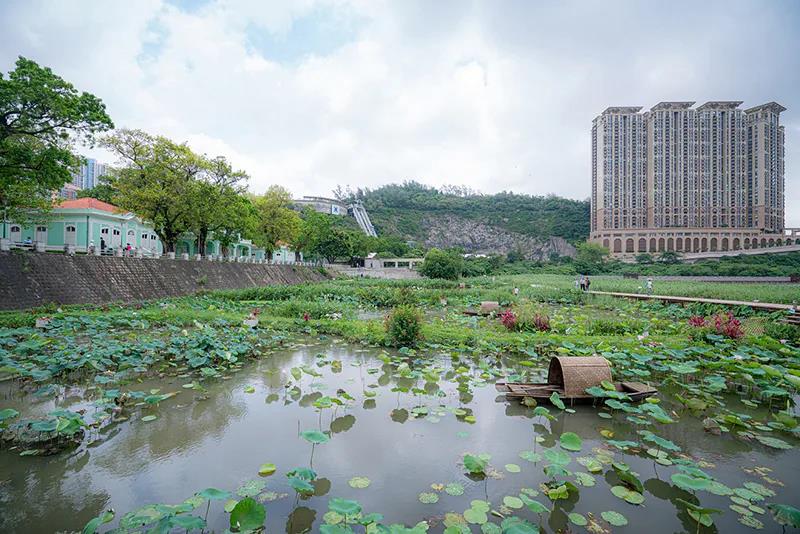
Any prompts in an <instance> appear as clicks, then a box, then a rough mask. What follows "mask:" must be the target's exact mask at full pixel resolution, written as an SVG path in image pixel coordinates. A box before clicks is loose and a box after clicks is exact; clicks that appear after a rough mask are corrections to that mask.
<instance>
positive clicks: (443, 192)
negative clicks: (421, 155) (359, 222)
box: [335, 181, 589, 259]
mask: <svg viewBox="0 0 800 534" xmlns="http://www.w3.org/2000/svg"><path fill="white" fill-rule="evenodd" d="M335 194H336V195H337V197H338V198H340V199H342V200H345V201H354V200H359V201H361V202H362V203H363V204H364V207H365V208H366V209H367V212H368V213H369V216H370V219H371V220H372V223H373V224H374V225H375V228H376V229H377V231H378V234H379V235H391V236H399V237H402V238H404V239H406V240H410V241H414V242H416V243H417V244H418V245H419V246H421V247H424V248H430V247H439V248H448V247H460V248H463V249H464V250H465V251H467V252H483V253H501V254H508V253H509V252H515V251H516V250H521V251H534V252H533V253H532V254H533V255H534V256H536V257H537V259H546V258H547V256H548V255H573V254H574V249H573V248H572V247H571V246H570V244H575V243H577V242H579V241H582V240H585V239H586V238H587V237H588V235H589V202H588V201H581V200H571V199H566V198H561V197H557V196H552V195H551V196H531V195H521V194H516V193H510V192H502V193H497V194H493V195H484V194H480V193H477V192H475V191H472V190H470V189H469V188H465V187H454V186H446V187H443V188H439V189H437V188H434V187H430V186H426V185H423V184H420V183H418V182H413V181H410V182H405V183H403V184H390V185H385V186H382V187H379V188H377V189H358V190H356V191H350V190H347V191H344V190H342V189H341V188H338V189H337V191H336V192H335Z"/></svg>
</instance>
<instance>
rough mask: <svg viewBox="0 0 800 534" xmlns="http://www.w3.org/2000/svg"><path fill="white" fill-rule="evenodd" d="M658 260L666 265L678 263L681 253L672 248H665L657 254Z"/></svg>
mask: <svg viewBox="0 0 800 534" xmlns="http://www.w3.org/2000/svg"><path fill="white" fill-rule="evenodd" d="M658 261H659V262H661V263H666V264H667V265H672V264H675V263H680V262H681V255H680V254H679V253H678V252H674V251H672V250H665V251H664V252H662V253H661V254H660V255H659V256H658Z"/></svg>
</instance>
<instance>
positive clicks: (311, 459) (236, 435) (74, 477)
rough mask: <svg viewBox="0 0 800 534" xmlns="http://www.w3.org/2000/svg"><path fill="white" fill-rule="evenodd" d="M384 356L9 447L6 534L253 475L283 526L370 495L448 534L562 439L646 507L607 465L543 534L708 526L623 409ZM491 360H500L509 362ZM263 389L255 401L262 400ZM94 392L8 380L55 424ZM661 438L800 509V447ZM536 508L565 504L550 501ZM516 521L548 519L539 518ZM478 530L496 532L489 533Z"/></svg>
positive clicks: (318, 351)
mask: <svg viewBox="0 0 800 534" xmlns="http://www.w3.org/2000/svg"><path fill="white" fill-rule="evenodd" d="M381 354H385V352H384V351H381V350H380V349H373V348H362V347H359V346H348V345H345V344H341V343H331V342H329V341H313V340H312V341H308V342H307V343H304V344H298V345H296V346H292V347H289V348H287V349H285V350H281V351H276V352H274V353H273V354H270V355H267V356H265V357H264V358H262V359H260V360H258V361H256V362H252V363H249V364H247V365H245V366H243V367H242V369H240V370H239V371H238V372H236V373H233V374H231V375H229V376H228V377H227V378H226V379H217V380H211V381H207V382H206V383H205V386H206V389H207V391H206V392H204V393H202V394H201V393H198V392H196V391H194V390H190V389H183V388H182V387H181V386H182V385H183V384H185V383H187V382H190V381H191V379H189V378H178V377H171V378H169V377H167V378H163V379H160V380H151V381H146V382H143V383H134V384H130V385H128V386H126V387H127V388H130V389H142V390H149V389H151V388H160V389H161V391H162V392H168V391H176V392H178V394H177V395H176V396H174V397H172V398H170V399H167V400H165V401H163V402H161V404H160V405H159V406H157V407H142V408H141V409H140V408H133V409H126V414H127V415H129V416H130V419H129V420H128V421H124V422H115V423H112V424H110V425H108V426H106V427H104V428H103V429H102V431H101V436H100V437H101V438H102V439H100V440H98V441H96V443H95V444H93V445H88V446H87V445H86V444H84V445H81V446H80V447H78V448H77V449H74V450H71V451H68V452H63V453H60V454H57V455H53V456H45V457H20V456H19V455H18V452H19V451H9V450H0V509H1V510H2V512H0V532H26V533H38V532H42V533H44V532H56V531H62V532H63V531H75V530H78V531H79V530H80V529H81V528H83V526H84V524H85V523H86V522H87V521H89V520H90V519H91V518H93V517H95V516H96V515H98V514H99V513H100V512H102V511H103V510H105V509H108V508H113V509H114V510H116V512H117V517H116V519H115V520H114V522H113V523H111V526H113V525H116V524H117V522H118V520H119V518H120V517H121V516H122V515H123V514H124V513H125V512H128V511H130V510H133V509H135V508H138V507H141V506H143V505H146V504H149V503H168V504H177V503H180V502H182V501H183V500H184V499H186V498H188V497H191V496H192V495H193V494H194V493H195V492H197V491H200V490H202V489H204V488H207V487H216V488H221V489H225V490H228V491H231V492H232V493H234V492H235V491H236V490H237V488H239V487H240V486H242V485H243V484H245V483H246V482H247V481H249V480H253V479H256V480H262V481H264V482H266V488H265V489H264V490H263V492H262V494H261V500H263V501H265V506H266V510H267V521H266V525H267V528H266V531H267V532H306V531H318V530H319V527H320V525H321V524H322V522H323V515H324V514H325V512H326V511H327V510H328V501H329V499H330V498H332V497H341V498H347V499H356V500H358V501H359V502H360V503H361V505H362V506H363V509H364V511H365V512H378V513H381V514H383V516H384V518H385V519H384V521H383V522H384V523H385V524H389V523H405V524H406V525H409V526H411V525H413V524H415V523H417V522H418V521H422V520H428V521H429V522H430V524H431V530H430V531H431V532H441V531H442V530H443V529H444V526H443V525H442V518H443V517H444V515H445V514H446V513H447V512H458V513H463V512H464V511H465V510H466V509H468V508H470V502H471V501H472V500H474V499H481V500H486V501H489V502H490V503H491V505H492V509H495V510H501V505H502V503H503V499H504V497H505V496H517V495H519V494H520V490H521V489H522V488H531V489H533V490H537V491H539V484H540V483H542V482H545V481H546V480H548V478H547V477H546V476H545V474H544V473H543V470H542V466H543V464H545V463H546V461H539V462H537V463H533V462H529V461H526V460H525V459H523V458H521V457H520V452H522V451H536V452H539V453H541V452H542V451H543V450H545V449H546V448H553V447H555V448H556V449H558V441H557V440H558V436H560V435H561V434H562V433H563V432H568V431H571V432H575V433H577V434H578V435H579V436H580V437H581V438H582V440H583V444H582V449H581V452H573V453H570V456H571V458H572V461H571V463H570V464H569V465H568V466H567V469H569V470H571V471H574V472H577V471H586V469H585V468H583V467H582V466H581V465H579V464H578V463H576V461H575V458H576V457H578V456H592V455H593V454H594V453H593V452H592V449H593V448H596V447H603V448H606V449H609V450H612V451H614V459H615V460H617V461H624V462H626V463H627V464H628V465H630V466H631V469H632V470H633V471H635V472H637V473H638V474H639V478H640V479H641V481H642V482H643V484H644V498H645V500H644V503H643V504H642V505H640V506H634V505H631V504H628V503H626V502H624V501H623V500H621V499H619V498H617V497H615V496H614V495H612V493H611V492H610V488H611V486H613V485H615V484H618V482H617V481H616V479H615V475H613V471H612V470H611V469H610V466H608V465H606V466H604V468H603V472H602V473H597V474H596V475H594V478H595V481H596V484H595V485H594V486H592V487H579V489H580V493H579V494H578V495H573V496H572V497H571V498H570V499H567V500H558V501H555V505H554V511H553V513H551V514H549V515H545V519H544V522H543V523H542V526H543V530H545V531H549V532H554V531H556V530H558V529H566V528H568V527H569V528H571V529H572V531H584V530H585V528H584V527H575V526H573V525H570V524H569V523H568V520H567V514H568V513H570V512H578V513H581V514H583V515H584V516H588V514H590V513H591V514H593V515H594V517H595V518H596V519H597V521H598V522H599V523H600V524H602V525H604V527H605V528H606V529H608V530H613V531H614V532H642V531H644V530H648V531H651V532H683V531H688V532H695V530H696V523H695V522H694V520H692V519H691V518H690V517H689V516H688V514H687V513H686V512H685V511H684V510H685V508H684V507H682V506H679V505H678V503H677V502H676V499H678V498H682V499H684V500H692V498H693V497H692V495H691V494H690V493H688V492H686V491H684V490H682V489H679V488H677V487H676V486H675V485H674V484H672V482H671V481H670V475H671V474H673V473H675V472H676V469H675V467H674V466H664V465H658V464H656V463H655V462H654V461H653V460H652V458H649V457H647V456H646V455H645V454H640V455H633V454H626V453H624V452H622V451H616V450H614V449H611V448H609V447H608V445H607V444H606V441H605V439H604V438H603V436H602V435H601V434H600V430H601V429H607V430H611V431H613V432H614V439H618V440H625V439H634V440H635V439H637V437H636V434H635V430H637V429H636V428H635V427H633V425H631V424H630V423H628V422H626V421H625V420H624V417H622V415H615V417H614V419H612V420H606V419H601V418H600V417H598V415H597V412H598V410H597V409H596V408H594V407H592V406H575V407H574V409H575V413H572V414H568V413H564V412H560V411H559V410H557V409H555V408H551V412H552V413H553V414H554V415H556V416H557V419H556V420H554V421H552V422H551V421H547V420H546V419H544V418H542V417H538V418H534V417H533V410H532V409H531V408H527V407H524V406H522V405H520V404H518V403H516V402H513V403H507V402H498V401H497V396H498V394H497V393H496V391H495V389H494V386H493V385H492V384H491V383H487V382H485V381H482V380H474V381H472V382H471V386H472V387H470V391H469V392H460V391H458V389H457V385H458V384H457V382H456V381H455V379H454V377H455V372H454V368H456V367H459V366H467V367H471V366H473V365H474V364H475V362H480V360H475V361H473V360H472V359H470V358H465V357H462V358H461V359H460V360H459V361H458V362H455V363H454V361H453V360H452V359H451V357H450V356H449V355H439V356H433V357H432V359H431V358H430V357H426V358H427V359H426V366H427V367H428V368H430V367H431V364H434V365H436V366H438V367H439V368H440V369H441V370H442V378H441V379H440V380H438V382H437V385H433V384H428V385H427V386H426V385H425V381H424V380H420V381H416V382H415V381H413V380H412V379H409V378H403V377H401V376H399V374H402V372H398V368H397V366H396V365H391V364H389V363H385V362H384V361H382V360H381V359H379V356H380V355H381ZM320 355H322V356H320ZM332 361H340V362H341V364H342V365H341V367H339V366H338V364H333V365H331V362H332ZM505 363H506V364H507V365H510V362H505ZM490 365H495V360H494V359H492V361H491V362H490ZM299 366H307V368H308V369H313V370H316V371H318V372H319V373H320V375H321V376H311V375H308V374H304V375H303V376H302V378H301V379H300V380H299V381H298V380H296V379H295V378H293V377H292V374H291V369H292V368H297V367H299ZM412 368H413V364H412ZM466 374H467V375H469V376H472V377H473V378H477V377H478V376H479V375H480V371H479V370H477V368H476V367H472V369H471V370H470V371H469V372H467V373H466ZM298 382H299V383H298ZM289 384H291V387H287V385H289ZM250 386H252V387H253V389H254V391H253V392H252V393H250V392H247V391H249V390H250ZM397 386H400V387H402V388H410V387H419V388H423V389H425V391H426V394H425V395H423V394H417V395H415V394H413V393H411V392H408V393H403V392H397V391H392V389H393V388H395V387H397ZM462 389H463V388H462ZM339 390H344V391H346V392H347V393H348V394H349V395H350V396H352V397H353V398H354V399H355V400H354V401H352V403H351V404H350V405H349V406H340V407H337V408H335V409H334V408H326V409H323V410H319V409H317V408H315V407H314V405H313V403H314V401H315V400H317V399H318V398H320V397H322V396H323V395H325V396H330V397H336V396H337V392H339ZM437 391H441V393H439V394H436V393H437ZM365 392H366V393H365ZM339 395H340V393H339ZM85 397H87V398H85ZM90 398H91V392H88V393H87V392H85V391H84V390H83V389H82V388H79V387H75V388H70V389H68V390H67V391H66V392H64V394H62V395H59V396H58V397H57V398H56V399H55V400H54V399H52V398H50V399H38V398H35V397H33V396H32V395H31V394H30V393H23V392H21V391H20V390H19V389H18V387H17V386H16V385H15V384H13V383H10V382H9V383H5V384H0V402H1V403H2V406H4V407H10V408H16V409H18V410H19V411H20V412H21V413H22V415H23V416H33V415H37V414H41V415H44V414H46V413H47V412H49V411H51V410H53V409H55V408H71V409H73V410H77V409H80V408H82V407H83V408H87V409H88V410H89V411H90V412H91V410H92V409H93V408H92V403H91V400H90ZM662 405H664V407H665V409H668V411H669V409H670V408H672V407H673V406H672V405H671V404H670V403H669V401H668V400H665V402H664V403H663V404H662ZM421 406H423V407H427V415H425V414H424V412H425V410H417V412H418V416H415V414H414V413H413V412H412V410H414V409H415V408H419V407H421ZM456 409H463V410H465V411H466V413H467V414H468V415H472V416H474V418H475V419H474V422H472V423H471V422H467V421H466V420H465V418H464V414H463V413H462V412H460V411H459V412H457V413H458V414H460V415H456V414H454V413H453V411H454V410H456ZM146 414H153V415H157V416H158V417H157V419H155V420H154V421H150V422H144V421H142V420H141V417H142V416H144V415H146ZM313 429H317V430H322V431H324V432H328V431H330V441H328V442H326V443H322V444H319V445H315V446H313V451H312V445H311V444H310V443H308V442H307V441H305V440H304V439H303V438H302V437H301V436H300V432H301V431H305V430H313ZM659 435H661V436H663V437H665V438H667V439H669V440H672V441H673V442H675V443H676V444H677V445H679V446H680V447H682V449H683V451H684V452H685V453H686V454H688V455H690V456H692V457H693V458H694V459H695V460H703V461H705V462H708V464H702V465H704V466H705V469H706V471H708V472H709V473H711V474H712V475H713V476H714V477H715V478H716V479H717V480H719V481H720V482H722V483H724V484H726V485H728V486H730V487H731V488H735V487H740V486H741V485H742V483H743V482H745V481H754V482H759V483H762V484H763V483H764V481H763V480H762V477H759V476H757V475H756V474H753V473H752V472H751V473H748V472H746V471H745V469H748V470H750V469H753V468H757V467H758V468H767V469H770V470H772V471H765V470H762V471H761V473H762V474H763V473H768V474H769V477H770V478H771V479H774V480H775V481H776V482H779V483H780V484H783V485H782V486H779V485H772V486H770V488H771V489H773V490H774V491H775V492H777V496H776V497H775V498H774V499H768V500H767V501H774V502H783V503H787V504H794V505H797V502H798V497H797V495H799V494H800V493H798V492H800V462H798V456H797V453H796V452H795V451H794V450H788V451H787V450H773V449H768V448H766V447H764V446H762V445H760V444H758V443H756V444H752V445H751V444H746V443H743V442H741V441H736V440H734V439H732V438H730V437H728V436H724V435H723V436H713V435H711V434H708V433H705V432H704V431H703V428H702V425H701V422H700V420H699V419H697V418H694V417H692V416H689V415H688V414H687V415H685V416H683V417H681V420H680V422H679V423H677V424H673V425H663V426H661V425H660V428H659ZM537 436H540V437H541V438H542V440H540V442H537V441H536V439H535V438H536V437H537ZM86 441H89V440H85V442H86ZM793 444H795V442H794V441H793ZM312 452H313V455H312ZM464 453H472V454H481V453H487V454H489V455H491V459H490V461H489V465H490V466H491V468H490V469H489V476H488V477H486V478H485V479H483V480H474V479H472V478H470V477H468V476H467V475H466V474H465V469H464V466H463V464H462V455H463V454H464ZM265 462H271V463H274V464H275V465H276V466H277V472H276V473H275V474H273V475H272V476H269V477H259V476H258V470H259V466H260V465H261V464H263V463H265ZM506 464H516V465H518V466H519V467H520V472H510V471H509V470H508V469H507V468H506V467H505V466H506ZM297 467H312V468H313V469H314V470H315V471H316V472H317V474H318V477H319V478H318V480H317V482H316V483H315V484H314V485H315V488H316V492H315V495H314V496H311V497H309V498H298V497H297V496H296V493H295V492H294V490H293V489H292V488H291V487H290V486H289V484H288V481H287V478H286V476H285V473H286V472H287V471H290V470H291V469H294V468H297ZM509 467H510V469H511V471H515V470H516V469H515V468H514V467H513V466H509ZM609 473H612V474H609ZM353 477H366V478H368V479H369V480H370V484H369V486H368V487H367V488H354V487H351V485H350V484H349V483H348V481H350V480H351V479H352V478H353ZM453 483H454V484H456V486H451V488H453V491H452V493H460V491H459V486H460V487H462V488H463V494H462V495H451V494H450V493H448V492H446V491H441V490H440V491H435V490H434V489H432V488H431V484H443V485H447V484H453ZM266 492H274V493H266ZM422 492H427V493H436V494H437V496H438V502H436V503H433V504H423V503H422V502H420V500H419V498H418V495H419V494H420V493H422ZM698 493H702V495H701V499H700V502H701V504H702V505H703V506H707V507H713V508H719V509H721V510H723V513H722V514H720V515H716V516H715V517H714V521H715V527H712V528H711V529H705V528H703V529H702V530H703V531H707V532H711V531H718V532H739V531H747V530H749V529H748V528H747V527H745V526H744V525H742V524H741V523H739V522H738V521H737V518H738V514H736V513H735V512H733V511H731V510H729V509H728V506H729V504H731V501H730V500H729V497H726V496H717V495H713V494H710V493H707V492H698ZM535 498H536V499H537V500H538V501H540V502H541V503H543V504H545V505H547V506H548V507H552V506H553V503H551V502H550V501H549V499H548V498H547V497H546V496H544V495H543V494H541V493H539V495H538V496H536V497H535ZM223 504H224V501H214V502H212V504H211V509H210V512H209V514H208V523H209V526H210V527H211V529H212V530H214V531H216V532H222V531H224V530H225V529H226V528H228V514H226V513H225V512H224V511H223ZM761 505H762V506H763V502H762V503H761ZM603 511H617V512H620V513H622V514H624V515H625V516H626V517H627V519H628V521H629V523H628V525H627V526H624V527H610V526H609V525H608V524H607V523H605V522H604V521H602V520H601V519H600V513H601V512H603ZM204 512H205V504H203V506H201V507H200V508H198V513H199V515H201V516H202V515H203V513H204ZM505 512H506V513H509V512H510V513H512V514H514V515H518V516H520V517H525V518H527V519H529V520H531V521H532V522H535V523H539V518H538V517H537V516H536V515H535V514H533V513H532V512H530V511H528V510H526V509H524V508H523V509H521V510H517V509H515V510H505ZM768 515H769V512H766V513H765V514H763V515H756V517H759V518H760V519H762V520H763V522H764V523H765V529H764V531H765V532H770V531H773V532H774V531H780V527H779V526H778V525H777V524H776V523H774V522H773V521H772V520H771V519H770V518H769V517H768ZM490 521H494V522H495V523H499V522H500V519H499V518H496V517H491V516H490ZM472 529H473V532H479V531H480V529H479V527H478V526H477V525H473V526H472Z"/></svg>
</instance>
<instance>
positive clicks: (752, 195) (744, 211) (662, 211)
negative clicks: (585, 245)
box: [591, 101, 785, 255]
mask: <svg viewBox="0 0 800 534" xmlns="http://www.w3.org/2000/svg"><path fill="white" fill-rule="evenodd" d="M694 104H695V103H694V102H661V103H659V104H657V105H655V106H653V107H652V108H651V109H650V110H649V111H645V112H642V111H641V109H642V108H640V107H610V108H608V109H606V110H605V111H604V112H603V113H602V114H600V115H599V116H598V117H597V118H595V119H594V121H593V123H592V195H591V203H592V208H591V239H592V240H593V241H595V242H598V243H600V244H602V245H603V246H606V247H608V248H609V250H610V251H611V252H612V253H614V254H623V255H624V254H636V253H642V252H649V253H652V252H663V251H676V252H704V251H716V250H736V249H745V248H751V247H758V246H768V245H770V244H777V243H779V242H780V240H781V238H782V234H783V226H784V167H783V154H784V147H783V143H784V132H783V126H781V125H780V124H779V118H780V113H781V112H782V111H784V110H785V108H783V107H782V106H780V105H779V104H776V103H775V102H770V103H769V104H764V105H761V106H757V107H754V108H750V109H747V110H742V109H739V106H740V105H741V104H742V102H739V101H715V102H706V103H705V104H703V105H701V106H698V107H696V108H695V107H693V106H694Z"/></svg>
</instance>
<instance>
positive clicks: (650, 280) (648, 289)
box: [645, 276, 653, 295]
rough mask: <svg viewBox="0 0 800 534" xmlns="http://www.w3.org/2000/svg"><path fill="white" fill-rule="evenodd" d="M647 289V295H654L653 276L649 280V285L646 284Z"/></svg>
mask: <svg viewBox="0 0 800 534" xmlns="http://www.w3.org/2000/svg"><path fill="white" fill-rule="evenodd" d="M645 287H646V288H647V294H648V295H652V294H653V277H652V276H650V277H648V278H647V284H646V286H645Z"/></svg>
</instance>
